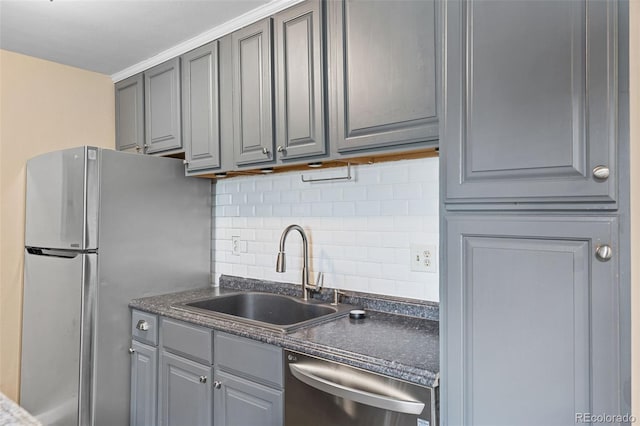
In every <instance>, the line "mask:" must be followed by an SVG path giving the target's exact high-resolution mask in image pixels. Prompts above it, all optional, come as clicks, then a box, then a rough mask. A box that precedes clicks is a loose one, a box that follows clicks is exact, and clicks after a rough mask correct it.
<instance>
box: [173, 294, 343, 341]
mask: <svg viewBox="0 0 640 426" xmlns="http://www.w3.org/2000/svg"><path fill="white" fill-rule="evenodd" d="M174 307H175V308H178V309H185V310H187V311H192V312H198V313H199V314H203V315H209V316H212V317H218V318H227V319H232V320H234V321H239V322H244V323H247V324H253V325H258V326H260V327H264V328H268V329H271V330H277V331H281V332H284V333H289V332H291V331H293V330H296V329H298V328H300V327H305V326H308V325H312V324H315V323H318V322H323V321H326V320H328V319H332V318H336V317H339V316H342V315H346V313H347V312H348V311H349V310H350V309H353V306H350V305H337V306H334V305H330V304H322V303H318V302H315V301H313V300H308V301H303V300H300V299H297V298H294V297H290V296H283V295H280V294H272V293H259V292H239V293H230V294H223V295H220V296H215V297H212V298H209V299H204V300H197V301H193V302H187V303H181V304H178V305H175V306H174Z"/></svg>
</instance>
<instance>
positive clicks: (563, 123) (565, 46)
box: [441, 0, 617, 208]
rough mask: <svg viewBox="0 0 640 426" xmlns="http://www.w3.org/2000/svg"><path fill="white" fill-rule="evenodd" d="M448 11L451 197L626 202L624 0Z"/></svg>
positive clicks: (446, 138) (488, 3)
mask: <svg viewBox="0 0 640 426" xmlns="http://www.w3.org/2000/svg"><path fill="white" fill-rule="evenodd" d="M443 7H444V8H445V10H444V19H445V22H446V36H445V40H446V46H445V51H446V54H445V56H446V58H445V61H444V63H445V68H446V69H445V75H446V78H445V81H446V88H445V93H446V94H447V98H446V99H447V101H446V103H445V105H446V107H445V112H444V113H445V119H444V120H443V121H444V123H446V124H445V126H444V127H443V135H442V140H443V143H442V150H441V157H442V158H443V161H444V164H445V167H443V169H444V170H445V171H446V174H445V175H444V176H443V177H444V178H445V179H446V193H445V197H446V199H445V201H446V202H447V203H475V202H504V203H510V202H512V203H513V202H525V203H526V202H557V203H576V202H579V203H586V202H598V203H603V204H601V205H600V208H615V200H616V176H617V167H616V123H617V118H616V114H617V113H616V105H617V77H616V76H617V66H616V60H617V57H616V55H617V53H616V52H617V2H616V1H585V0H580V1H578V0H577V1H558V2H549V1H542V2H540V1H513V2H505V1H499V0H498V1H496V0H483V1H475V0H470V1H465V2H462V1H461V2H457V1H454V2H443ZM598 173H600V176H601V177H603V178H598V177H597V176H596V175H597V174H598ZM606 175H608V178H606V177H604V176H606ZM606 203H609V204H606ZM551 206H552V207H553V205H551Z"/></svg>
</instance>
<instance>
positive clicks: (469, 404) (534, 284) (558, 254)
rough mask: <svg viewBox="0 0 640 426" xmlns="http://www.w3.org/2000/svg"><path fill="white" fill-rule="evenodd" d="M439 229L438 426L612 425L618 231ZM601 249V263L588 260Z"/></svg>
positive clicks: (485, 220) (539, 226) (490, 225)
mask: <svg viewBox="0 0 640 426" xmlns="http://www.w3.org/2000/svg"><path fill="white" fill-rule="evenodd" d="M445 223H446V242H447V249H446V256H445V257H444V258H445V259H446V262H447V266H448V269H447V285H446V286H444V287H443V288H442V290H441V295H440V297H441V301H442V302H441V303H442V305H441V306H442V307H443V313H444V318H443V320H444V322H443V324H446V327H444V328H443V329H442V335H441V342H442V363H441V374H442V376H441V379H442V380H441V401H442V405H441V414H442V419H443V424H445V425H446V424H448V425H468V426H474V425H475V426H480V425H493V426H510V425H516V424H517V425H521V426H526V425H532V426H533V425H566V426H569V425H574V424H575V423H576V422H577V420H576V413H606V414H619V413H621V400H620V398H621V396H622V391H621V390H622V386H623V384H622V383H621V382H622V380H620V374H619V371H620V370H619V365H620V349H619V345H620V339H619V331H618V304H619V300H618V274H617V271H618V266H617V264H618V260H617V258H618V256H617V253H616V251H617V248H618V244H617V241H616V235H617V232H618V229H617V222H616V219H615V218H613V217H599V218H596V217H527V216H514V217H509V216H504V217H495V216H493V217H489V216H484V217H483V216H466V217H460V216H459V217H449V218H447V220H446V222H445ZM605 244H606V245H609V246H611V247H612V248H613V257H612V258H611V259H610V260H608V261H602V260H599V259H598V258H597V257H596V255H595V251H596V250H597V248H598V247H600V246H602V245H605Z"/></svg>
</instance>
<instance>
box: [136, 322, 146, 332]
mask: <svg viewBox="0 0 640 426" xmlns="http://www.w3.org/2000/svg"><path fill="white" fill-rule="evenodd" d="M136 328H137V329H138V330H140V331H147V330H149V323H148V322H146V321H145V320H140V321H138V324H136Z"/></svg>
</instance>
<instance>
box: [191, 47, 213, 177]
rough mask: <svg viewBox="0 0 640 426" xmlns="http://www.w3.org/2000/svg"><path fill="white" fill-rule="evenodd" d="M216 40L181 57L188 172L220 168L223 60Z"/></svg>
mask: <svg viewBox="0 0 640 426" xmlns="http://www.w3.org/2000/svg"><path fill="white" fill-rule="evenodd" d="M218 45H219V42H218V41H217V40H216V41H213V42H211V43H209V44H206V45H204V46H202V47H199V48H197V49H195V50H192V51H190V52H188V53H185V54H184V55H182V128H183V141H184V148H185V159H186V163H187V171H194V170H201V169H216V168H219V167H220V144H221V138H220V136H221V135H220V107H221V105H220V71H219V68H220V57H219V48H218Z"/></svg>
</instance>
